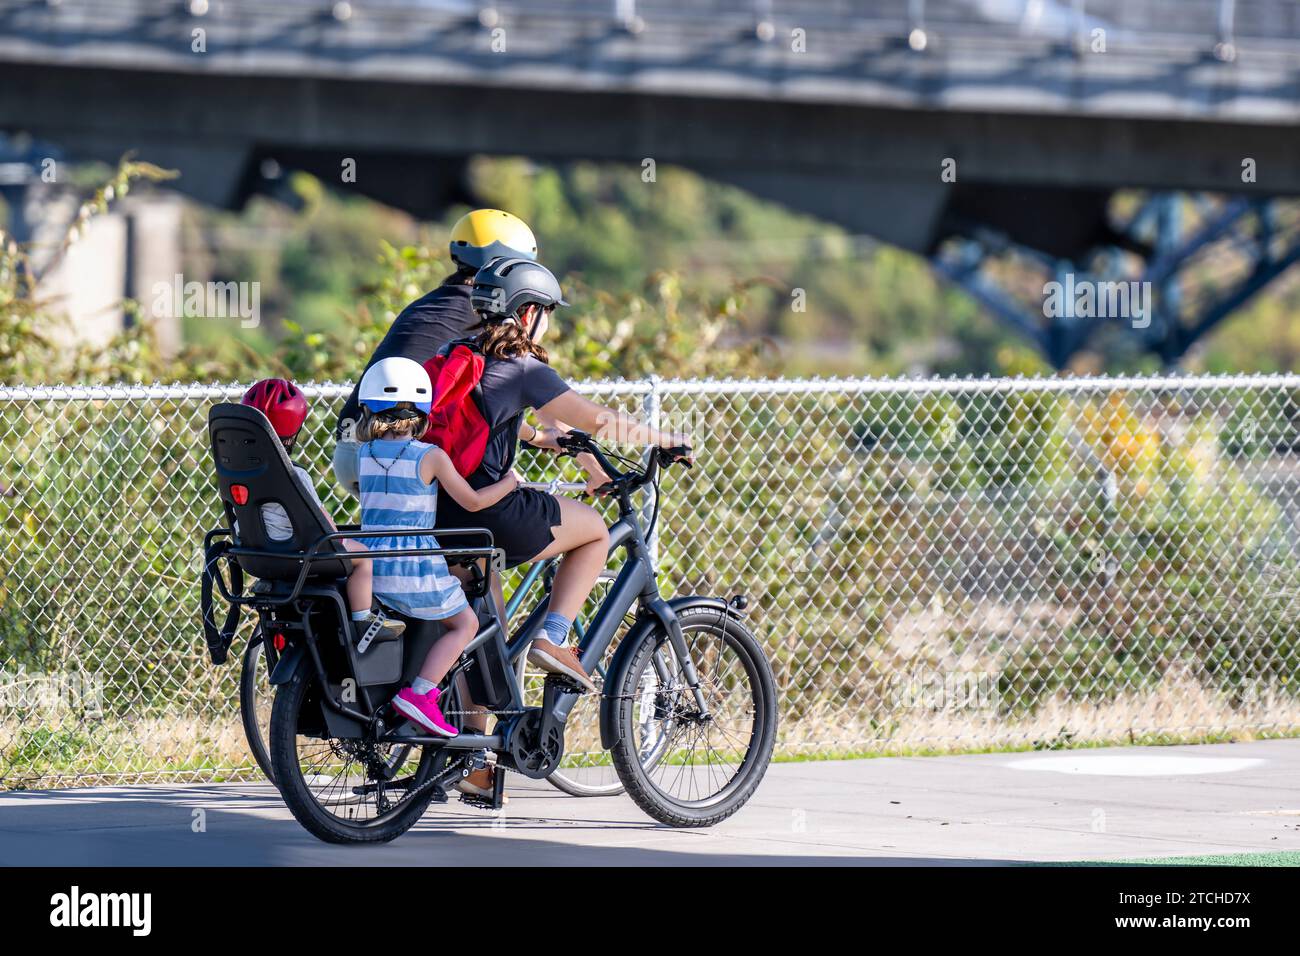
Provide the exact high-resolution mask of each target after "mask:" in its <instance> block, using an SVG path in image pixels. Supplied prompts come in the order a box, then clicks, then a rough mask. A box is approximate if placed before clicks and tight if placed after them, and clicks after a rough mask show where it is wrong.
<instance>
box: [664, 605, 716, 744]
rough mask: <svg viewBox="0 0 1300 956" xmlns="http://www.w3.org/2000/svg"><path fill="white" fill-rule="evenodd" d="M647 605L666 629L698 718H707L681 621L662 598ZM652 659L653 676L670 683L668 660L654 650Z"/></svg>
mask: <svg viewBox="0 0 1300 956" xmlns="http://www.w3.org/2000/svg"><path fill="white" fill-rule="evenodd" d="M649 607H650V610H651V611H652V612H653V613H654V615H655V616H656V617H658V618H659V623H660V624H662V625H663V626H664V629H665V630H667V631H668V642H669V643H670V644H671V645H672V648H673V653H674V654H675V655H676V656H677V661H678V664H679V666H680V668H681V672H682V676H683V677H684V678H686V683H687V685H688V686H689V687H690V689H691V694H692V695H693V696H694V698H695V706H696V707H698V708H699V711H700V719H701V720H707V719H708V717H709V705H708V703H707V702H706V701H705V699H704V691H703V689H702V688H701V687H700V675H699V672H698V671H696V669H695V662H694V661H693V660H691V655H690V652H689V651H688V650H687V648H686V635H684V634H683V633H682V625H681V622H679V621H678V620H677V615H676V614H675V613H673V609H672V608H670V607H669V606H668V603H667V602H666V601H664V600H663V599H662V598H657V599H655V600H653V601H650V602H649ZM652 661H653V662H654V669H655V676H657V677H658V678H659V681H660V683H661V684H671V682H672V680H673V675H672V674H670V673H669V671H668V662H667V661H665V660H664V657H663V655H662V654H660V653H658V652H656V653H655V655H654V657H653V658H652Z"/></svg>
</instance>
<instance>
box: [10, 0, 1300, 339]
mask: <svg viewBox="0 0 1300 956" xmlns="http://www.w3.org/2000/svg"><path fill="white" fill-rule="evenodd" d="M1297 120H1300V5H1297V4H1295V3H1291V2H1282V0H1238V2H1235V3H1234V2H1232V0H1176V2H1173V0H1129V2H1123V0H1110V2H1104V0H1088V2H1083V0H1073V2H1051V0H943V2H930V3H926V2H924V0H885V2H880V3H852V2H848V0H695V2H687V0H602V2H596V0H573V2H556V0H532V2H514V0H510V2H507V0H502V2H472V0H340V2H329V0H277V2H276V3H275V4H263V3H258V2H255V0H184V2H163V0H156V2H147V0H0V129H8V130H24V131H26V132H28V133H30V134H31V135H33V136H35V137H38V138H39V139H41V140H43V141H48V142H51V143H55V144H58V145H59V146H60V147H62V148H63V149H65V150H66V151H67V152H69V153H70V154H73V155H87V156H97V157H101V158H105V159H114V158H116V157H117V156H119V155H120V154H121V153H123V152H125V151H127V150H129V149H132V150H136V151H137V152H138V153H139V154H141V155H142V156H146V157H148V158H150V159H152V160H154V161H156V162H159V163H162V164H164V165H168V166H172V167H175V168H178V169H179V170H180V171H181V173H182V178H181V179H180V181H179V183H178V186H179V188H181V189H182V190H184V191H186V192H188V193H190V194H191V195H193V196H195V197H197V198H199V199H201V200H203V201H205V202H210V203H215V204H219V205H225V206H233V205H238V204H239V203H241V202H242V201H243V200H244V199H245V198H246V197H247V196H248V195H249V194H250V193H252V192H255V191H258V190H263V189H268V188H273V186H274V184H273V183H268V182H267V181H266V176H265V174H266V173H267V172H268V171H272V172H273V171H274V170H275V169H276V168H283V167H295V168H303V169H307V170H309V171H312V172H316V173H318V174H320V175H322V176H323V177H324V178H326V179H327V180H331V181H335V182H338V181H339V173H340V167H341V164H342V162H343V160H344V159H352V160H355V161H356V166H357V177H356V182H355V184H351V183H349V184H346V185H345V188H353V189H356V190H357V191H360V192H363V193H366V194H369V195H372V196H374V197H375V198H378V199H381V200H384V201H386V202H389V203H392V204H394V205H397V206H401V207H404V208H407V209H409V210H411V211H412V212H414V213H417V214H420V215H431V214H434V213H437V212H439V211H441V209H443V208H445V206H446V205H447V204H448V203H449V202H452V201H455V200H457V199H459V198H463V196H462V190H463V186H462V182H463V179H462V176H461V171H462V165H463V163H464V162H465V160H466V158H467V157H469V156H471V155H474V154H479V153H489V154H526V155H529V156H532V157H534V158H537V159H542V160H554V161H564V160H567V159H577V158H581V159H592V160H605V161H612V162H625V163H627V164H629V169H630V172H634V173H636V174H639V173H640V170H641V167H642V164H643V163H644V161H645V160H647V159H653V160H654V161H655V162H656V163H670V164H679V165H683V166H687V167H690V168H693V169H696V170H698V171H700V172H702V173H704V174H706V175H708V176H711V177H714V178H717V179H721V180H726V181H729V182H733V183H736V184H738V185H741V186H743V187H745V188H747V189H750V190H752V191H753V192H755V193H756V194H759V195H762V196H765V197H768V198H772V199H776V200H778V201H781V202H784V203H786V204H788V205H790V206H792V207H795V208H798V209H801V210H804V211H807V212H810V213H813V214H816V215H818V216H821V217H824V218H826V219H828V220H831V221H835V222H838V223H840V224H842V225H844V226H845V227H847V228H849V229H851V230H853V231H855V232H863V233H868V234H871V235H874V236H876V237H878V238H880V239H882V240H885V241H888V242H891V243H894V244H897V245H899V246H902V247H904V248H907V249H911V250H914V251H916V252H919V253H922V254H925V255H929V256H932V257H935V258H936V262H937V263H938V264H939V265H940V267H941V268H942V269H943V270H944V271H945V274H947V275H949V276H950V277H951V278H953V279H954V280H955V281H959V282H962V283H963V284H965V285H967V286H968V287H969V288H971V289H972V290H974V291H976V293H977V294H980V295H981V297H982V298H983V299H984V300H985V301H986V304H989V305H990V307H991V308H994V310H995V311H998V312H999V313H1000V314H1002V315H1003V317H1004V318H1006V319H1008V321H1016V322H1018V323H1019V326H1018V327H1022V328H1023V329H1024V330H1025V332H1026V334H1028V335H1031V337H1035V340H1036V341H1037V342H1038V344H1039V345H1040V346H1041V347H1042V348H1043V349H1044V351H1045V352H1047V353H1048V354H1049V356H1051V357H1052V358H1053V360H1055V361H1063V360H1064V359H1066V358H1068V356H1069V355H1070V354H1072V352H1073V351H1074V350H1075V349H1077V348H1078V347H1080V346H1081V345H1082V343H1083V341H1084V339H1085V338H1086V333H1087V329H1086V328H1078V329H1075V330H1074V331H1070V330H1068V329H1067V330H1063V329H1062V328H1059V327H1058V328H1052V329H1048V328H1046V327H1045V326H1043V325H1042V323H1041V321H1040V319H1041V317H1038V316H1025V315H1023V314H1022V315H1020V316H1016V315H1014V314H1013V313H1015V312H1016V311H1017V310H1020V311H1022V312H1023V310H1022V309H1020V306H1019V305H1018V304H1017V303H1015V302H1013V301H1010V300H999V298H998V297H999V295H1001V293H1000V292H999V291H998V290H997V289H989V288H987V287H986V283H985V282H984V280H985V279H986V278H987V272H986V270H985V268H984V267H985V265H986V262H987V259H988V257H989V256H990V255H993V254H995V253H997V252H998V251H999V249H1005V248H1006V247H1007V246H1008V245H1014V246H1016V247H1020V248H1023V249H1025V250H1028V251H1029V252H1030V254H1031V255H1032V256H1037V257H1039V258H1041V259H1042V260H1043V261H1044V262H1049V263H1055V264H1058V265H1059V264H1060V263H1065V264H1066V265H1067V266H1069V267H1070V268H1073V265H1072V264H1074V263H1079V264H1082V263H1084V262H1087V261H1090V260H1092V259H1094V258H1095V256H1096V253H1097V252H1098V251H1099V250H1105V249H1110V248H1116V249H1124V250H1128V251H1130V252H1137V253H1138V254H1140V255H1141V256H1142V257H1143V259H1144V261H1146V262H1147V265H1148V266H1149V267H1150V268H1152V269H1154V268H1155V267H1156V266H1157V265H1159V266H1160V267H1161V268H1162V269H1163V270H1164V273H1162V276H1163V278H1165V279H1168V278H1169V277H1170V276H1171V275H1173V274H1174V273H1176V272H1177V268H1176V267H1177V265H1178V263H1179V262H1182V261H1184V259H1183V258H1180V256H1179V254H1178V253H1179V250H1180V249H1182V248H1184V247H1187V248H1188V251H1189V253H1190V252H1191V251H1197V250H1201V249H1203V248H1205V246H1206V245H1207V244H1208V243H1209V242H1212V241H1214V240H1215V238H1216V237H1220V236H1221V234H1224V233H1225V230H1237V231H1238V232H1239V231H1240V229H1241V228H1242V225H1241V224H1242V218H1241V217H1242V216H1254V217H1256V219H1258V221H1259V222H1261V223H1262V222H1263V221H1264V219H1265V218H1266V217H1270V216H1273V212H1272V211H1271V210H1272V208H1273V207H1272V206H1268V207H1267V208H1266V206H1265V205H1264V204H1266V203H1270V202H1271V201H1272V200H1274V199H1276V198H1277V197H1285V196H1292V195H1296V194H1300V165H1298V164H1296V163H1295V162H1294V157H1295V156H1296V155H1298V154H1300V124H1298V123H1297ZM268 160H273V161H274V163H273V164H268V162H267V161H268ZM1247 168H1248V169H1249V174H1248V175H1243V174H1244V173H1246V171H1247ZM945 172H946V173H947V175H945ZM1121 188H1138V189H1146V190H1159V191H1197V192H1210V193H1213V194H1215V195H1216V197H1221V198H1219V199H1217V200H1216V202H1220V203H1221V205H1222V211H1223V215H1220V216H1217V217H1216V219H1215V221H1216V222H1217V221H1218V220H1220V219H1222V220H1223V222H1222V223H1220V225H1219V227H1218V230H1219V231H1218V232H1217V233H1216V234H1215V235H1213V236H1205V235H1195V236H1193V235H1185V234H1181V233H1178V232H1177V231H1175V232H1174V233H1172V234H1168V233H1161V234H1160V235H1155V234H1147V235H1139V234H1136V233H1134V234H1125V230H1124V229H1123V228H1117V226H1116V224H1115V222H1114V221H1113V214H1112V202H1111V200H1112V195H1113V194H1114V192H1115V190H1117V189H1121ZM1234 196H1235V197H1237V198H1236V201H1235V202H1234V201H1233V200H1232V199H1231V198H1230V197H1234ZM1222 197H1229V198H1222ZM1228 213H1231V214H1232V215H1231V216H1228ZM1225 217H1226V218H1225ZM1150 218H1151V221H1154V222H1156V223H1157V224H1159V223H1162V222H1165V219H1162V218H1161V216H1159V215H1156V214H1154V213H1153V214H1152V216H1151V217H1150ZM1251 221H1252V222H1253V221H1254V220H1251ZM1248 231H1252V233H1254V232H1262V231H1263V230H1262V227H1261V228H1260V229H1253V227H1252V228H1251V229H1250V230H1248ZM954 240H958V241H959V243H960V245H961V248H960V249H959V250H958V251H957V252H953V248H954V247H953V241H954ZM972 242H973V243H976V246H974V247H972V246H971V245H970V243H972ZM1193 243H1195V247H1194V248H1192V245H1193ZM1284 245H1285V248H1284V249H1281V251H1279V243H1278V241H1277V235H1276V233H1274V234H1272V236H1271V240H1270V242H1268V243H1261V244H1260V247H1259V249H1258V250H1257V253H1258V254H1257V255H1255V256H1254V259H1253V260H1252V261H1253V262H1254V266H1253V267H1252V270H1251V271H1250V273H1249V275H1246V276H1243V283H1244V284H1243V285H1242V289H1243V290H1247V289H1249V291H1248V292H1247V293H1246V294H1247V295H1249V294H1252V293H1253V291H1255V290H1256V289H1257V288H1259V287H1262V285H1263V283H1265V282H1267V281H1268V280H1269V279H1271V278H1272V277H1273V276H1274V275H1276V274H1277V273H1279V272H1280V271H1282V270H1283V269H1285V268H1286V267H1287V266H1289V265H1290V263H1291V261H1293V257H1292V250H1291V246H1290V245H1289V244H1284ZM1157 247H1158V248H1159V252H1158V251H1157ZM1161 256H1163V260H1162V261H1160V262H1157V260H1158V259H1160V258H1161ZM1171 257H1172V258H1171ZM1184 258H1185V257H1184ZM1171 263H1172V265H1173V267H1174V268H1172V270H1171V268H1170V266H1171ZM982 284H983V285H982ZM1243 301H1244V300H1243ZM1228 304H1229V305H1231V306H1232V307H1235V305H1236V304H1239V302H1236V303H1228ZM1201 311H1202V313H1203V314H1198V315H1196V316H1193V317H1191V321H1190V322H1189V320H1188V317H1187V316H1185V315H1183V314H1181V313H1178V312H1177V311H1176V310H1174V311H1171V310H1169V309H1166V310H1164V312H1165V314H1164V316H1163V318H1161V319H1160V320H1159V321H1157V322H1155V323H1154V328H1155V330H1156V331H1154V332H1149V333H1147V335H1148V336H1149V337H1151V345H1152V347H1153V348H1156V349H1157V350H1158V351H1160V352H1161V354H1162V355H1163V356H1164V357H1166V358H1167V359H1168V360H1170V361H1172V360H1174V359H1176V358H1177V357H1178V355H1180V354H1181V353H1182V351H1183V350H1185V348H1186V347H1187V346H1188V345H1190V344H1191V342H1192V341H1194V339H1195V337H1196V336H1197V335H1199V334H1201V333H1202V332H1203V331H1205V329H1206V328H1208V327H1209V326H1210V325H1212V324H1213V322H1216V321H1218V320H1219V319H1220V318H1222V315H1223V314H1226V312H1224V311H1223V309H1222V308H1217V309H1212V310H1209V311H1206V310H1201ZM1175 326H1177V327H1178V328H1175Z"/></svg>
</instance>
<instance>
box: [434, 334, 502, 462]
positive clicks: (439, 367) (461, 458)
mask: <svg viewBox="0 0 1300 956" xmlns="http://www.w3.org/2000/svg"><path fill="white" fill-rule="evenodd" d="M424 370H425V371H426V372H428V373H429V381H431V382H432V383H433V407H432V408H431V409H430V411H429V428H428V430H427V431H425V433H424V437H423V438H422V439H421V440H422V441H425V442H428V443H429V444H432V445H437V446H438V447H440V448H441V449H442V450H443V451H445V452H446V453H447V455H448V456H449V457H450V458H451V462H452V464H453V465H455V466H456V471H458V472H459V473H460V475H461V477H462V478H468V477H469V476H470V475H471V474H473V473H474V471H475V470H476V469H477V468H478V466H479V465H480V464H481V463H482V461H483V452H484V450H485V449H486V448H487V440H488V433H489V428H488V423H487V420H486V419H485V418H484V417H483V412H482V411H480V410H479V407H478V402H476V401H474V394H473V393H474V390H475V389H476V388H478V383H479V380H480V379H481V378H482V377H483V356H482V354H481V353H479V352H478V351H476V350H475V349H474V348H472V347H471V344H470V343H469V342H463V341H462V342H452V343H451V344H450V345H449V346H447V348H446V349H445V350H444V351H442V352H440V353H439V354H437V355H435V356H434V357H433V358H431V359H429V361H427V362H425V363H424Z"/></svg>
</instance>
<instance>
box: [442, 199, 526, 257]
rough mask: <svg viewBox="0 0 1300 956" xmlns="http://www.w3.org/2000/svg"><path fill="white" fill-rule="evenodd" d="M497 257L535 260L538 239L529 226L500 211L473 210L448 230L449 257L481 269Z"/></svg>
mask: <svg viewBox="0 0 1300 956" xmlns="http://www.w3.org/2000/svg"><path fill="white" fill-rule="evenodd" d="M499 256H509V257H510V258H512V259H513V258H520V257H523V258H525V259H536V258H537V238H536V237H535V236H534V235H533V231H532V230H531V229H529V228H528V224H527V223H526V222H524V221H523V220H522V219H520V218H519V217H518V216H513V215H511V214H510V213H508V212H505V211H504V210H502V209H475V210H474V211H473V212H471V213H466V214H465V215H464V216H461V217H460V221H459V222H457V223H456V225H454V226H452V228H451V257H452V259H454V260H456V262H458V263H459V264H460V265H461V266H463V267H464V268H466V269H481V268H483V266H484V265H486V264H487V263H489V262H491V261H492V260H493V259H496V258H497V257H499Z"/></svg>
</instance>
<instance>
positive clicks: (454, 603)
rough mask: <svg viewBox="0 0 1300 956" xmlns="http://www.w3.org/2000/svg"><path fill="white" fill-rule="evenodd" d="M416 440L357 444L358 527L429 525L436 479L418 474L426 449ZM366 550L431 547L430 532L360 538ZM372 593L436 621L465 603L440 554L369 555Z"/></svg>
mask: <svg viewBox="0 0 1300 956" xmlns="http://www.w3.org/2000/svg"><path fill="white" fill-rule="evenodd" d="M432 447H433V446H432V445H427V444H425V443H424V442H418V441H383V440H381V441H371V442H364V443H363V444H362V445H361V450H360V455H359V456H358V459H357V463H358V473H359V477H360V482H361V529H362V530H363V531H391V530H395V529H398V528H401V529H407V528H432V527H433V525H434V518H435V517H436V515H437V511H438V483H437V482H436V481H435V482H433V483H432V484H428V485H426V484H425V483H424V481H423V480H421V478H420V460H421V459H422V458H424V455H425V453H426V452H427V451H428V450H429V449H430V448H432ZM361 543H362V544H364V545H365V546H366V547H367V548H369V549H371V550H372V551H377V550H379V549H381V548H436V547H438V542H437V540H435V539H434V537H433V535H431V534H425V535H412V536H410V537H401V538H389V537H375V538H362V539H361ZM372 560H373V561H374V582H375V583H374V592H375V596H376V597H377V598H379V599H380V600H381V601H383V602H384V603H385V604H386V605H388V606H389V607H391V608H392V609H393V610H395V611H398V612H399V613H401V614H404V615H406V616H407V617H413V618H419V619H421V620H426V621H441V620H443V619H444V618H448V617H451V616H452V615H454V614H457V613H459V612H460V611H461V610H462V609H463V608H465V607H466V606H467V605H468V602H467V601H466V600H465V592H464V591H463V590H461V586H460V582H459V581H458V580H456V578H454V577H453V576H452V574H451V571H449V570H448V569H447V562H446V560H445V559H443V557H442V556H441V555H436V554H433V555H426V556H422V557H408V558H381V557H378V556H375V557H374V558H373V559H372Z"/></svg>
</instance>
